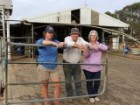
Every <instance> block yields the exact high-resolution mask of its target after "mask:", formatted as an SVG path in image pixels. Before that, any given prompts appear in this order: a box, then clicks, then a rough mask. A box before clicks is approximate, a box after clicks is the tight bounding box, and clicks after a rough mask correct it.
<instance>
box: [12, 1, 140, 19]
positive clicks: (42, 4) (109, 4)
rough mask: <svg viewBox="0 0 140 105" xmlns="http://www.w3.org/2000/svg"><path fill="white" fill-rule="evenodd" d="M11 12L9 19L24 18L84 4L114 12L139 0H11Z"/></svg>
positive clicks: (97, 9) (99, 9) (99, 10)
mask: <svg viewBox="0 0 140 105" xmlns="http://www.w3.org/2000/svg"><path fill="white" fill-rule="evenodd" d="M12 2H13V13H12V16H11V19H15V20H16V19H26V18H29V17H35V16H40V15H44V14H48V13H54V12H59V11H64V10H70V9H75V8H80V7H84V6H85V3H86V5H87V6H88V7H89V8H91V9H94V10H96V11H98V12H101V13H104V12H106V11H110V12H112V13H114V12H115V11H116V10H120V9H122V8H123V7H125V6H126V5H130V4H132V3H136V2H140V0H12Z"/></svg>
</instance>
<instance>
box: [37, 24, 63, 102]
mask: <svg viewBox="0 0 140 105" xmlns="http://www.w3.org/2000/svg"><path fill="white" fill-rule="evenodd" d="M37 44H38V45H44V46H43V47H39V48H38V53H39V56H38V62H49V63H57V56H58V48H59V47H63V46H64V43H63V42H59V41H58V40H56V39H55V32H54V29H53V27H51V26H48V27H46V29H45V31H44V38H41V39H39V40H38V41H37ZM37 71H38V77H39V80H40V81H41V82H42V84H41V88H42V91H41V92H42V96H43V97H44V99H48V98H49V96H48V82H49V80H51V81H52V82H60V75H59V70H58V67H57V65H55V64H39V65H38V67H37ZM53 86H54V98H59V96H60V83H54V84H53ZM44 105H49V102H48V101H45V104H44ZM54 105H60V102H59V101H58V100H56V101H54Z"/></svg>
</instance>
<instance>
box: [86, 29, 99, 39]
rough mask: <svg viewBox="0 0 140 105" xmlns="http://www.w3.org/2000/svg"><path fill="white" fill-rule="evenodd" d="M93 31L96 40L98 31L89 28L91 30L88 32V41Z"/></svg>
mask: <svg viewBox="0 0 140 105" xmlns="http://www.w3.org/2000/svg"><path fill="white" fill-rule="evenodd" d="M93 33H94V34H95V35H96V40H98V39H99V36H98V32H97V31H96V30H91V31H90V32H89V34H88V40H89V41H90V36H91V34H93Z"/></svg>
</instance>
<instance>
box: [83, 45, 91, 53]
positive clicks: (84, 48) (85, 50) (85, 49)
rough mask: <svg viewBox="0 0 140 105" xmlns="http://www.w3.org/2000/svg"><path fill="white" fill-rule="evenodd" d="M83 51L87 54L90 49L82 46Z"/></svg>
mask: <svg viewBox="0 0 140 105" xmlns="http://www.w3.org/2000/svg"><path fill="white" fill-rule="evenodd" d="M81 50H82V51H83V52H87V51H88V50H89V49H88V46H86V45H82V48H81Z"/></svg>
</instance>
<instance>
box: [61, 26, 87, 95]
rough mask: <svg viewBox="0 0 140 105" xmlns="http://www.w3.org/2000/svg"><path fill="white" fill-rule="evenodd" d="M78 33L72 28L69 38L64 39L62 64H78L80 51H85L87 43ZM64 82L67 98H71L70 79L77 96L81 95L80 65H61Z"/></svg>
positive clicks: (77, 30)
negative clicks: (64, 46) (64, 47)
mask: <svg viewBox="0 0 140 105" xmlns="http://www.w3.org/2000/svg"><path fill="white" fill-rule="evenodd" d="M79 35H80V32H79V29H78V28H72V29H71V33H70V36H67V37H66V38H65V41H64V42H65V44H66V49H64V52H63V62H64V63H79V62H80V58H81V51H83V50H84V49H85V46H86V45H88V43H87V42H86V41H85V40H84V39H83V38H82V37H80V36H79ZM63 70H64V75H65V80H66V92H67V96H73V95H74V93H73V87H72V83H71V81H72V77H73V79H74V81H76V82H75V89H76V94H77V96H80V95H82V89H81V87H82V86H81V82H78V81H80V79H81V68H80V65H75V64H70V65H63Z"/></svg>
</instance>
